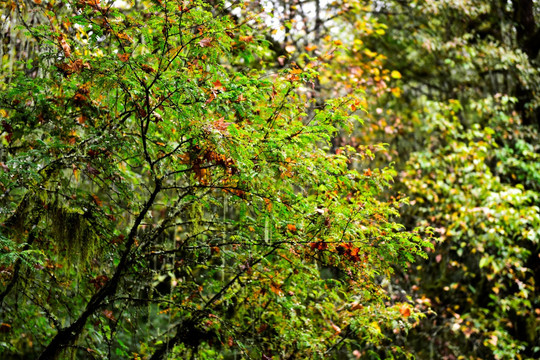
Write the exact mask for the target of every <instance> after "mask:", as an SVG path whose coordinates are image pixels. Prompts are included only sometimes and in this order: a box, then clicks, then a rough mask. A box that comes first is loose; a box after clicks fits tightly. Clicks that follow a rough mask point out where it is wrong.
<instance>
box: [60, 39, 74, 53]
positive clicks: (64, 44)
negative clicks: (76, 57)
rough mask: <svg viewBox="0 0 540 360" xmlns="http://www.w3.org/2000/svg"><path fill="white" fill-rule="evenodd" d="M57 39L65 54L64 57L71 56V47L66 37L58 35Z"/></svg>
mask: <svg viewBox="0 0 540 360" xmlns="http://www.w3.org/2000/svg"><path fill="white" fill-rule="evenodd" d="M59 40H60V46H61V47H62V50H63V51H64V55H66V57H70V56H71V47H70V46H69V44H68V43H67V41H66V39H64V37H63V36H60V37H59Z"/></svg>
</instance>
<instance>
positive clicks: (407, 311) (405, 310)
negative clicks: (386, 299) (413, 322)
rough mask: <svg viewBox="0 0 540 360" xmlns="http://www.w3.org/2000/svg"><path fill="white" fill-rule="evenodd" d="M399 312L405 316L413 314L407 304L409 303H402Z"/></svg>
mask: <svg viewBox="0 0 540 360" xmlns="http://www.w3.org/2000/svg"><path fill="white" fill-rule="evenodd" d="M399 312H400V314H401V315H403V317H409V316H411V309H410V308H409V307H408V306H407V304H402V305H401V307H400V308H399Z"/></svg>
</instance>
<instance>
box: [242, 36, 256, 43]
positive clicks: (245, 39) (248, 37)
mask: <svg viewBox="0 0 540 360" xmlns="http://www.w3.org/2000/svg"><path fill="white" fill-rule="evenodd" d="M240 41H243V42H247V43H250V42H253V35H249V36H240Z"/></svg>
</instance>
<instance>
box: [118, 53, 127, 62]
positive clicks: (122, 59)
mask: <svg viewBox="0 0 540 360" xmlns="http://www.w3.org/2000/svg"><path fill="white" fill-rule="evenodd" d="M117 55H118V58H119V59H120V61H121V62H126V61H128V60H129V56H130V55H129V54H117Z"/></svg>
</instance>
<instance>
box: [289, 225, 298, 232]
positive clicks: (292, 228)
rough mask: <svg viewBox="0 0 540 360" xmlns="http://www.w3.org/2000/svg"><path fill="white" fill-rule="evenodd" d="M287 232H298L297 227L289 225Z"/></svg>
mask: <svg viewBox="0 0 540 360" xmlns="http://www.w3.org/2000/svg"><path fill="white" fill-rule="evenodd" d="M287 230H289V231H290V232H296V225H294V224H288V225H287Z"/></svg>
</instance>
